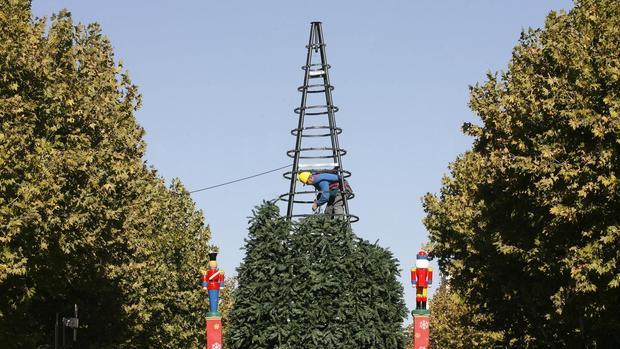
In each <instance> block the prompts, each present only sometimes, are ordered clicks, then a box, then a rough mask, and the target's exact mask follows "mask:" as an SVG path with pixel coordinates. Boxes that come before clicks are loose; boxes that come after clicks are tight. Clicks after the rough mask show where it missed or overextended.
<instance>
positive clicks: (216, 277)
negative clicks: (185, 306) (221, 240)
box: [202, 252, 224, 349]
mask: <svg viewBox="0 0 620 349" xmlns="http://www.w3.org/2000/svg"><path fill="white" fill-rule="evenodd" d="M216 258H217V253H215V252H213V253H209V270H207V271H205V272H204V273H203V274H202V288H203V289H204V290H207V291H208V292H209V312H208V313H207V324H206V341H207V349H222V347H223V344H222V313H220V312H219V311H217V307H218V305H219V296H220V289H221V288H222V287H224V271H222V270H219V269H218V268H217V261H216Z"/></svg>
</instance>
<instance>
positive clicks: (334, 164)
mask: <svg viewBox="0 0 620 349" xmlns="http://www.w3.org/2000/svg"><path fill="white" fill-rule="evenodd" d="M308 167H338V164H337V163H335V162H325V163H320V164H299V168H308Z"/></svg>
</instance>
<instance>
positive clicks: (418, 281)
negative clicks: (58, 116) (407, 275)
mask: <svg viewBox="0 0 620 349" xmlns="http://www.w3.org/2000/svg"><path fill="white" fill-rule="evenodd" d="M411 284H412V285H415V289H416V291H415V302H416V310H426V301H427V297H426V289H427V288H428V287H430V286H431V285H432V284H433V270H432V269H431V268H430V267H429V266H428V254H427V253H426V252H425V251H420V252H418V255H417V256H416V261H415V268H412V269H411Z"/></svg>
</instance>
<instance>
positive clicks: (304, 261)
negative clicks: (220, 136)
mask: <svg viewBox="0 0 620 349" xmlns="http://www.w3.org/2000/svg"><path fill="white" fill-rule="evenodd" d="M245 249H246V256H245V259H244V261H243V263H242V265H241V266H240V267H239V269H238V278H239V279H238V281H239V285H238V288H237V290H236V291H235V294H234V298H235V304H234V306H233V308H232V309H231V312H230V320H229V321H230V322H229V328H228V335H227V343H228V345H229V347H230V348H291V349H292V348H310V349H311V348H326V347H329V348H356V349H359V348H391V349H394V348H403V347H404V335H403V331H402V328H401V324H402V321H403V319H404V317H405V316H406V309H405V305H404V301H403V289H402V286H401V285H400V283H399V282H398V275H399V271H398V264H397V261H396V260H395V259H394V257H393V256H392V254H391V252H389V251H387V250H385V249H384V248H381V247H379V246H378V245H376V244H371V243H369V242H367V241H365V240H362V239H359V238H357V237H356V236H355V234H354V233H353V232H352V231H351V228H350V226H349V225H348V224H347V223H346V222H345V221H342V220H333V219H329V218H327V217H325V216H323V215H317V216H313V217H308V218H306V219H304V220H302V221H301V222H299V223H295V224H291V223H290V222H289V221H287V220H286V219H285V218H283V217H281V216H280V214H279V210H278V208H277V207H276V206H275V205H273V204H270V203H266V204H264V205H262V206H260V207H258V209H257V210H256V211H255V213H254V216H253V217H252V219H251V221H250V229H249V236H248V239H247V240H246V246H245Z"/></svg>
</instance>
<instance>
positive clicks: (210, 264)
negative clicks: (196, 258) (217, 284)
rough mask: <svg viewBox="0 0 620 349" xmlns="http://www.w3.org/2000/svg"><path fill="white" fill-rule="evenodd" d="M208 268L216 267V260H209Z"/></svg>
mask: <svg viewBox="0 0 620 349" xmlns="http://www.w3.org/2000/svg"><path fill="white" fill-rule="evenodd" d="M209 269H217V261H209Z"/></svg>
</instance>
